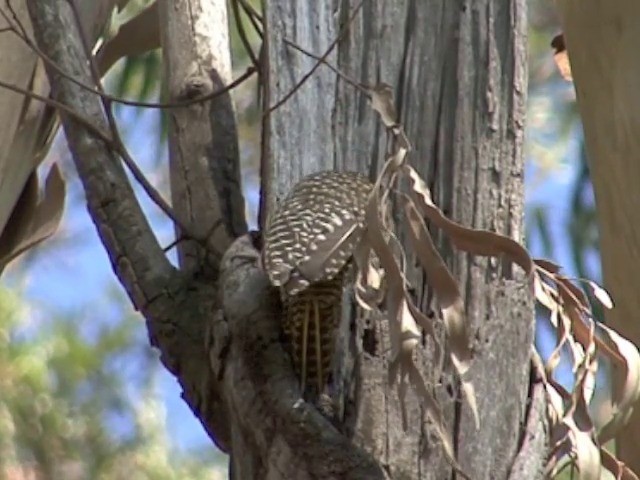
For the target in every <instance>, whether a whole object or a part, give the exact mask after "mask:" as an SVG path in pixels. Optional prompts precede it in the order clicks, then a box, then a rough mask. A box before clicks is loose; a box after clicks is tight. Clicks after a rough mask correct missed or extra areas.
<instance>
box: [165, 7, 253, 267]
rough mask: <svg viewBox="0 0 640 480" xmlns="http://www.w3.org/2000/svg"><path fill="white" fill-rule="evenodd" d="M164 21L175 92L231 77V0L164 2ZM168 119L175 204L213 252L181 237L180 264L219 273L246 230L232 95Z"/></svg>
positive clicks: (181, 95) (211, 87)
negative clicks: (226, 255)
mask: <svg viewBox="0 0 640 480" xmlns="http://www.w3.org/2000/svg"><path fill="white" fill-rule="evenodd" d="M192 10H197V11H199V12H200V13H199V15H197V16H194V15H192ZM160 28H161V41H162V50H163V57H164V67H165V80H166V82H167V90H168V92H169V95H170V98H171V99H176V100H178V101H183V100H185V99H188V98H191V97H194V96H203V95H206V94H208V93H209V92H212V91H217V90H220V89H222V88H224V86H225V85H226V84H227V83H228V82H230V77H231V59H230V51H229V39H228V32H227V30H228V27H227V12H226V2H224V1H222V0H219V1H214V2H211V1H208V2H204V1H200V2H198V1H196V0H193V1H191V2H186V1H168V0H164V1H161V3H160ZM169 121H170V125H169V168H170V172H171V193H172V203H173V205H174V208H175V209H176V211H177V212H178V213H179V214H180V216H181V218H184V219H185V221H186V222H187V227H188V228H189V229H190V230H191V231H193V232H195V233H196V234H197V235H198V236H200V237H203V236H208V235H209V234H210V240H209V242H208V248H207V251H204V249H202V248H201V247H200V246H199V245H197V244H195V243H194V242H182V243H180V244H179V250H178V251H179V259H180V264H181V265H182V266H184V267H186V268H189V269H197V270H199V271H201V272H202V271H203V269H204V271H205V274H206V275H207V276H210V277H213V278H215V277H216V275H217V268H218V265H217V264H218V262H219V257H221V256H222V253H223V252H224V251H225V250H226V248H227V247H228V246H229V245H230V244H231V242H232V241H233V239H234V238H236V237H237V236H239V235H242V234H243V233H245V232H246V230H247V226H246V220H245V211H244V200H243V197H242V193H241V182H240V165H239V152H238V139H237V132H236V123H235V112H234V109H233V103H232V100H231V96H230V95H229V94H228V93H227V94H225V95H222V96H219V97H217V98H216V99H215V100H213V101H212V102H210V103H207V104H197V105H192V106H191V107H190V108H184V109H179V110H178V109H176V110H172V111H170V112H169ZM211 232H213V233H211ZM209 251H214V252H216V255H215V256H214V258H211V257H210V256H207V252H209Z"/></svg>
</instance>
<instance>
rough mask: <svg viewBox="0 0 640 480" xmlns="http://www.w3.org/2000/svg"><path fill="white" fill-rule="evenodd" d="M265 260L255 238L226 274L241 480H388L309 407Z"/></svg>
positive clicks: (228, 257)
mask: <svg viewBox="0 0 640 480" xmlns="http://www.w3.org/2000/svg"><path fill="white" fill-rule="evenodd" d="M259 255H260V254H259V252H258V251H257V250H256V249H255V248H254V247H253V245H252V240H251V237H250V236H248V235H247V236H244V237H241V238H240V239H238V240H237V241H236V242H235V243H234V244H232V246H231V247H230V248H229V250H228V251H227V253H226V254H225V256H224V258H223V260H222V268H221V274H220V279H221V289H220V294H221V296H222V298H224V307H225V308H224V310H225V317H226V319H227V321H228V328H229V338H231V339H233V341H232V342H231V343H230V344H229V345H228V354H227V356H226V365H225V369H224V371H223V372H222V378H223V380H222V381H223V382H224V385H225V389H224V391H225V397H226V401H227V404H228V405H233V406H234V422H233V425H232V436H233V438H234V442H242V443H234V448H238V452H240V454H239V455H238V456H236V457H234V455H233V452H232V458H231V462H232V470H233V475H234V477H233V478H282V479H290V478H296V479H306V478H323V479H354V480H355V479H361V478H367V479H384V478H388V477H387V476H386V474H385V472H384V471H383V469H382V468H381V467H380V465H378V464H377V462H376V461H375V460H374V459H373V458H372V457H371V456H370V455H369V454H367V453H365V452H364V451H363V450H361V449H360V448H358V447H356V446H355V445H354V444H353V443H352V442H351V441H349V440H348V439H347V438H346V437H345V436H343V435H341V434H340V433H339V432H338V431H337V430H336V429H335V428H334V427H333V426H332V425H331V424H330V423H329V421H328V420H327V419H325V418H324V417H323V416H322V415H321V414H320V413H319V412H318V411H317V410H316V409H315V408H313V407H312V406H311V405H309V404H308V403H306V402H304V401H302V400H301V398H300V390H299V387H298V385H297V383H296V380H295V377H294V375H293V371H292V369H291V362H290V361H289V360H288V357H287V355H286V354H285V352H284V351H283V349H282V343H281V341H280V325H279V318H278V317H277V313H278V312H279V306H278V303H279V301H278V295H277V290H274V289H273V288H272V287H271V286H270V284H269V280H268V279H267V277H266V276H265V274H264V272H263V271H262V270H261V269H260V268H259V267H258V258H259ZM217 350H219V349H217ZM243 446H250V447H251V448H243ZM252 454H254V455H255V458H252V459H251V461H248V459H247V457H248V456H250V455H252Z"/></svg>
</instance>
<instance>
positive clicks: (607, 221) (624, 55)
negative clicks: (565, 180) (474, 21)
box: [558, 0, 640, 472]
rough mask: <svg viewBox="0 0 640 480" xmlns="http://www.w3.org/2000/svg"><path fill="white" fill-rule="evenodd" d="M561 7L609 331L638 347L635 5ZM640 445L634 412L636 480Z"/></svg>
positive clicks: (639, 123) (630, 456)
mask: <svg viewBox="0 0 640 480" xmlns="http://www.w3.org/2000/svg"><path fill="white" fill-rule="evenodd" d="M558 5H559V7H560V10H561V13H562V20H563V27H564V34H565V39H566V42H567V50H568V52H569V58H570V61H571V72H572V75H573V79H574V84H575V88H576V93H577V100H578V108H579V110H580V117H581V119H582V123H583V126H584V134H585V144H586V149H587V154H588V161H589V170H590V173H591V180H592V182H593V189H594V192H595V199H596V207H597V212H598V225H599V232H600V252H601V256H602V271H603V278H604V285H605V287H606V288H607V289H608V290H609V292H610V293H611V295H612V297H613V301H614V303H615V308H614V309H612V310H609V311H608V312H607V323H608V324H609V325H610V326H611V327H613V328H614V329H615V330H616V331H618V332H619V333H620V334H622V335H623V336H625V337H626V338H628V339H629V340H631V341H632V342H633V343H634V344H635V345H639V344H640V322H638V320H637V317H638V312H639V311H640V296H638V288H637V277H638V271H639V270H640V242H639V241H638V239H639V238H640V209H639V208H638V206H639V205H640V189H638V178H640V162H639V161H638V158H639V157H640V135H639V133H640V97H639V96H638V91H637V90H638V82H639V81H640V56H638V51H637V50H638V45H639V44H640V27H639V25H638V22H637V19H638V17H639V16H640V3H638V2H637V1H634V0H626V1H617V2H604V1H602V0H588V1H579V2H578V1H574V0H563V1H561V2H558ZM612 373H613V376H612V384H613V388H619V387H620V386H621V384H620V383H619V382H620V377H619V376H618V375H616V373H617V372H616V371H615V369H614V370H613V372H612ZM636 375H637V373H636ZM622 378H624V373H623V376H622ZM613 408H614V409H615V410H614V412H613V413H615V414H616V416H617V417H620V416H621V415H620V412H619V411H618V410H617V406H616V405H613ZM619 420H620V419H619ZM619 420H618V421H619ZM639 445H640V411H639V410H638V409H637V408H636V409H635V411H634V413H633V415H632V416H631V419H630V420H629V423H628V425H626V427H625V428H624V429H622V431H620V432H619V434H618V435H617V436H616V449H617V450H618V454H619V455H618V456H619V459H620V460H622V461H623V462H624V463H625V464H626V465H628V466H629V467H630V468H631V470H633V471H634V472H640V455H639V454H638V453H639V451H638V448H639Z"/></svg>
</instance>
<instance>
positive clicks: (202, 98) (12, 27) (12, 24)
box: [0, 4, 257, 110]
mask: <svg viewBox="0 0 640 480" xmlns="http://www.w3.org/2000/svg"><path fill="white" fill-rule="evenodd" d="M73 5H75V4H73ZM79 14H80V12H78V13H77V14H75V16H76V17H78V16H79ZM0 15H1V16H2V17H3V18H4V20H5V21H6V22H7V23H8V24H9V26H8V27H7V28H6V29H4V30H0V33H4V32H12V33H14V34H15V35H17V36H18V38H20V39H21V40H22V41H23V42H24V43H25V44H26V45H27V46H28V47H29V48H30V49H32V50H33V51H34V53H35V54H36V55H38V57H39V58H41V59H42V61H43V62H44V63H45V64H47V65H48V66H49V68H52V69H54V70H55V71H56V73H58V74H59V75H61V76H62V77H64V78H65V79H67V80H69V81H70V82H73V83H75V84H76V85H78V86H79V87H81V88H83V89H85V90H87V91H89V92H92V93H94V94H95V95H98V96H99V97H101V98H103V99H106V100H109V101H110V102H114V103H119V104H122V105H127V106H130V107H143V108H156V109H160V110H168V109H172V108H185V107H189V106H191V105H196V104H198V103H205V102H208V101H210V100H214V99H215V98H218V97H221V96H222V95H225V94H227V93H229V92H230V91H231V90H233V89H234V88H236V87H237V86H239V85H241V84H242V83H244V82H245V81H246V80H248V79H249V78H250V77H251V76H253V74H254V73H256V71H257V66H256V65H253V66H250V67H248V68H247V69H246V70H245V72H244V73H243V74H242V75H240V76H239V77H238V78H236V79H235V80H233V81H232V82H231V83H229V84H228V85H225V86H223V87H221V88H219V89H217V90H215V91H213V92H210V93H207V94H206V95H199V96H195V97H193V98H187V99H184V100H180V101H178V102H142V101H137V100H127V99H126V98H121V97H117V96H115V95H110V94H108V93H107V92H105V91H104V89H102V88H94V87H92V86H91V85H88V84H86V83H83V82H81V81H79V80H78V79H77V78H75V77H74V76H73V75H70V74H69V73H67V72H65V71H64V69H62V68H60V66H59V65H58V64H56V62H54V61H52V60H51V59H50V58H49V57H47V55H45V54H44V53H43V52H42V50H40V48H38V46H37V45H36V44H35V43H34V42H33V40H31V38H29V36H28V34H27V33H26V31H25V28H24V26H23V25H22V24H21V23H20V21H19V19H17V17H15V20H11V19H10V18H9V17H8V15H7V14H6V13H5V12H4V11H3V10H2V9H0ZM77 23H78V24H79V20H78V22H77ZM83 36H84V35H83ZM85 37H86V36H85ZM87 43H88V42H87ZM92 58H93V57H92Z"/></svg>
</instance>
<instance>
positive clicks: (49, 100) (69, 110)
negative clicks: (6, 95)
mask: <svg viewBox="0 0 640 480" xmlns="http://www.w3.org/2000/svg"><path fill="white" fill-rule="evenodd" d="M0 87H2V88H6V89H7V90H11V91H12V92H16V93H19V94H21V95H24V96H25V97H28V98H33V99H34V100H38V101H39V102H42V103H44V104H45V105H49V106H50V107H53V108H55V109H57V110H60V111H62V112H64V113H66V114H67V115H69V116H71V117H73V119H74V120H76V121H77V122H78V123H80V124H81V125H82V126H83V127H86V128H88V129H89V130H91V132H93V133H94V134H95V135H96V136H97V137H99V138H100V140H102V141H103V142H105V143H107V144H109V145H111V144H113V139H112V138H110V137H109V136H108V135H107V134H106V133H104V132H103V131H102V130H100V129H99V128H98V127H96V126H95V125H94V124H93V123H91V122H90V121H89V120H87V119H86V118H85V117H83V116H82V115H81V114H79V113H78V112H76V111H75V110H73V109H72V108H69V107H68V106H67V105H65V104H64V103H60V102H58V101H57V100H54V99H53V98H49V97H43V96H42V95H38V94H37V93H34V92H31V91H29V90H26V89H24V88H21V87H18V86H16V85H12V84H10V83H7V82H5V81H3V80H0Z"/></svg>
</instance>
